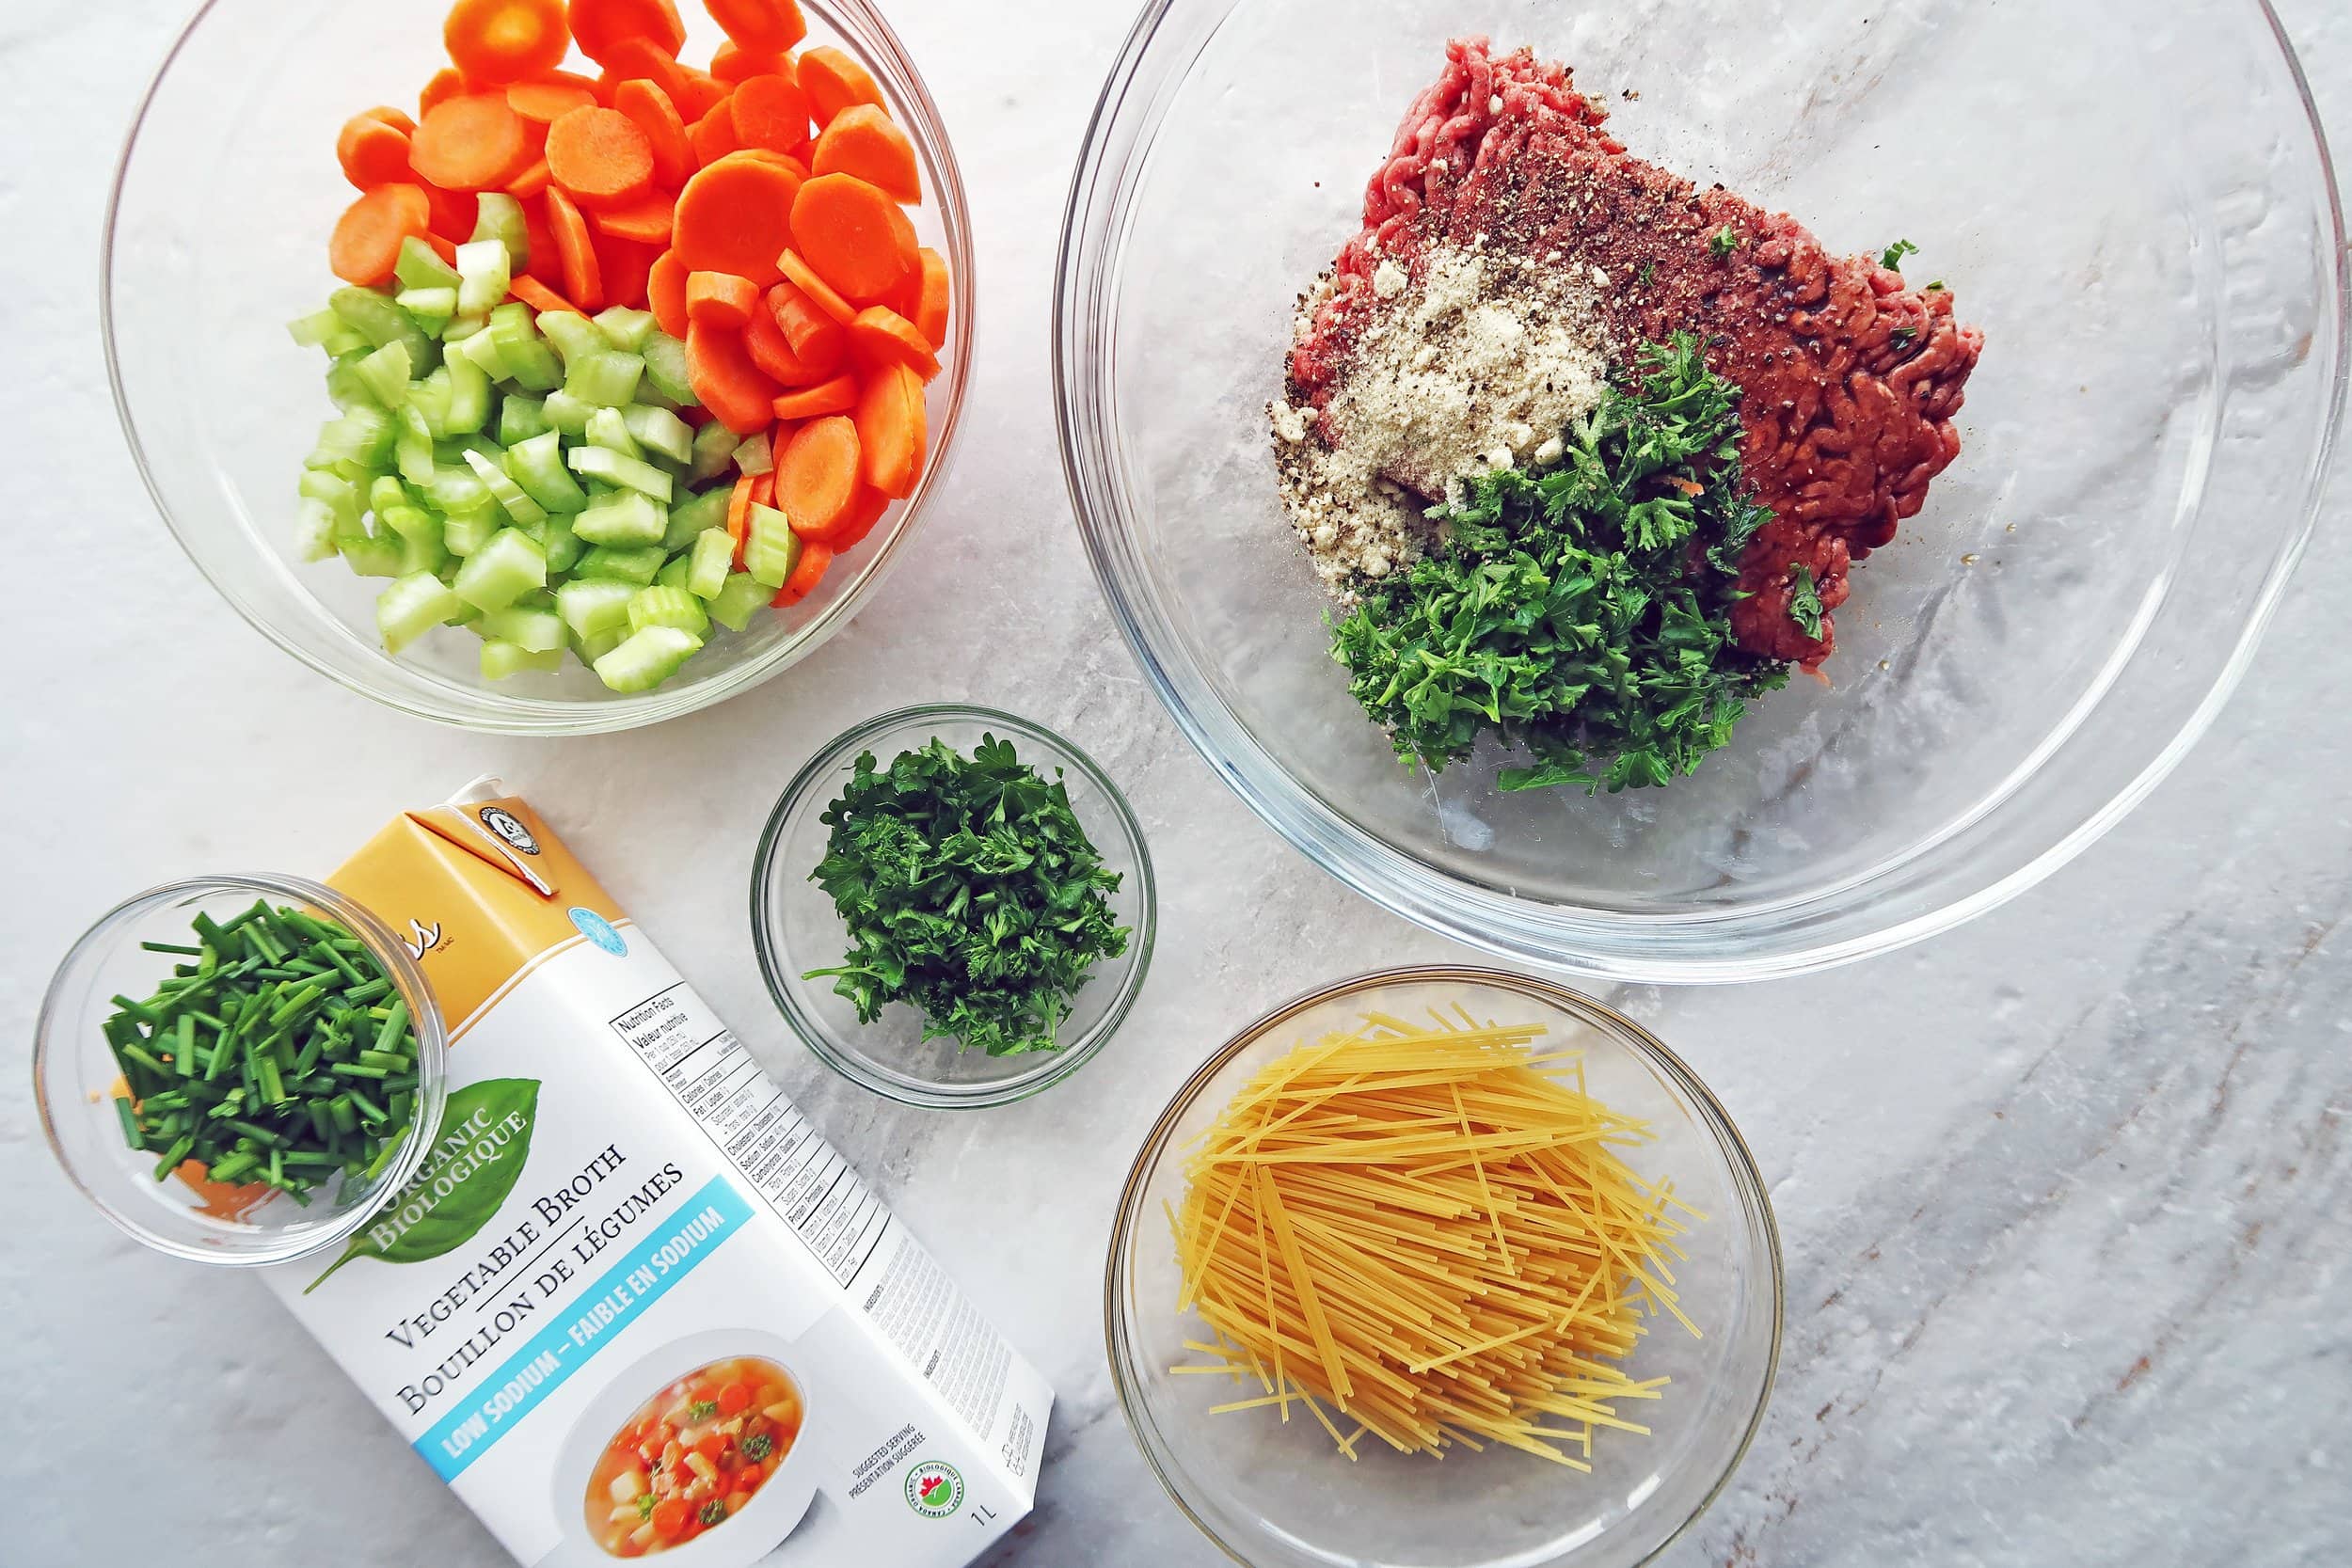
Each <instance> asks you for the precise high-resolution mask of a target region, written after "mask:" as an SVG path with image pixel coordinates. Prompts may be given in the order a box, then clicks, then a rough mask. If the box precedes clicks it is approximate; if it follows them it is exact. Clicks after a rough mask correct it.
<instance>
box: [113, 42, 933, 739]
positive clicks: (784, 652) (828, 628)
mask: <svg viewBox="0 0 2352 1568" xmlns="http://www.w3.org/2000/svg"><path fill="white" fill-rule="evenodd" d="M246 3H248V0H203V4H202V5H200V6H199V7H198V8H197V10H196V12H195V14H194V15H192V16H190V17H189V18H188V20H187V22H186V24H184V25H183V26H182V27H181V28H180V29H179V31H178V32H177V33H175V34H174V35H173V37H172V40H171V43H170V45H169V47H168V48H167V49H166V51H165V52H164V56H163V59H162V61H161V62H160V63H159V64H158V65H157V66H156V67H155V71H154V73H153V75H151V77H150V78H149V79H148V83H147V86H146V87H145V88H144V89H143V90H142V91H141V92H140V94H139V99H138V104H137V107H136V108H135V110H134V112H133V114H132V116H131V124H130V129H129V130H128V131H126V132H125V133H124V134H123V137H122V143H121V146H120V148H119V150H118V151H117V152H116V154H115V161H114V168H113V172H112V175H111V176H110V179H109V182H108V186H107V192H106V211H105V218H104V221H103V225H102V226H101V230H100V236H99V257H98V263H99V265H98V333H99V342H100V347H101V351H102V353H103V356H104V359H105V364H106V385H107V389H108V391H109V393H110V394H111V396H112V398H113V402H114V409H115V420H116V423H117V425H118V426H119V428H120V430H121V432H122V438H123V444H124V445H125V446H126V447H127V448H128V449H129V451H130V454H131V462H132V466H133V467H135V468H136V469H137V470H138V475H139V483H141V485H143V486H144V487H145V489H146V491H147V496H148V500H149V502H150V503H151V505H152V506H153V507H154V509H155V511H156V514H157V515H159V516H161V517H162V519H163V522H164V527H165V529H166V531H168V532H169V533H170V535H171V537H172V541H173V543H175V544H177V545H178V546H180V549H181V552H182V553H183V554H184V555H185V556H186V557H187V558H188V562H189V564H190V565H192V566H194V567H195V568H196V571H197V575H198V576H199V577H201V578H203V579H204V581H205V582H206V583H207V584H209V585H210V586H211V587H212V589H213V591H214V592H215V593H216V594H219V595H220V597H221V599H222V600H223V601H224V602H225V603H227V604H228V606H229V607H230V609H231V610H235V611H236V613H237V615H238V617H239V619H241V620H243V621H244V622H245V623H246V625H247V626H251V627H252V628H253V629H254V630H255V631H258V632H260V633H261V634H262V636H263V637H264V638H266V639H268V640H269V641H271V642H272V643H274V644H276V645H277V646H278V648H280V649H282V650H283V651H284V652H286V653H288V654H291V655H292V656H293V657H294V658H296V659H297V660H299V661H300V662H301V663H302V664H304V665H305V666H307V667H308V668H310V670H312V671H314V672H316V673H319V674H322V675H325V676H326V678H327V679H329V680H331V681H333V682H334V683H335V684H336V685H337V686H340V687H342V688H343V689H347V690H352V691H356V692H358V694H359V695H361V696H363V697H366V698H369V699H371V700H372V701H374V702H377V703H381V704H383V705H385V706H387V707H389V708H392V709H393V710H395V711H397V712H400V713H405V714H408V715H410V716H412V717H415V718H419V719H424V720H429V721H433V722H435V723H439V724H447V725H450V726H452V727H453V728H458V729H466V730H474V731H479V732H482V733H486V734H494V735H532V736H554V735H608V734H612V733H614V732H617V731H622V730H630V729H636V728H639V727H641V726H644V725H647V724H656V723H660V722H661V721H664V720H668V719H675V718H679V717H682V716H684V715H686V714H689V713H694V712H698V711H700V710H701V709H703V708H707V707H709V706H711V705H714V704H717V703H721V702H724V701H725V700H726V699H728V698H730V697H734V696H738V695H739V694H740V693H742V692H744V691H748V690H750V689H752V688H753V687H755V686H757V685H759V684H760V683H761V682H763V681H765V680H767V679H768V678H769V677H770V676H771V675H775V674H779V673H782V672H784V671H785V670H787V669H789V668H791V667H792V666H793V665H795V664H797V663H799V662H800V661H801V660H803V658H806V657H808V656H809V655H811V654H813V653H815V652H816V651H817V650H818V648H820V647H822V646H823V645H824V644H825V643H826V642H828V641H831V640H832V639H833V637H834V635H835V634H837V633H838V632H839V631H840V630H841V628H842V627H843V626H847V625H848V624H849V623H850V619H851V618H852V617H853V616H854V615H855V614H856V613H857V611H858V610H860V609H861V608H863V607H864V606H865V604H866V602H867V601H868V600H869V599H871V598H872V597H873V595H874V594H875V592H876V591H877V590H878V589H879V588H880V587H881V585H882V579H883V578H885V577H886V576H887V575H888V574H889V572H890V571H891V569H892V568H893V567H895V566H896V565H897V564H898V562H899V561H900V560H901V559H903V557H904V555H905V553H906V551H905V548H904V546H905V542H906V540H907V537H908V535H910V534H911V533H913V532H914V528H915V526H916V524H917V523H918V522H920V521H921V520H922V518H923V516H924V515H925V514H926V510H927V503H928V502H929V501H930V499H931V498H932V497H933V496H934V495H935V494H937V493H938V491H939V490H940V489H941V488H942V484H941V481H942V480H943V478H944V476H945V475H946V472H947V470H948V468H949V467H950V465H951V463H952V461H953V457H954V454H955V451H956V436H957V434H958V432H959V431H960V430H961V426H962V413H963V403H964V398H965V396H966V395H967V393H968V391H969V389H970V385H971V375H972V369H971V362H972V352H973V345H974V343H975V342H976V341H977V333H976V332H975V330H974V327H975V323H974V319H973V316H974V309H975V299H976V293H977V291H976V290H975V287H974V283H973V267H974V259H975V251H976V248H977V247H976V244H975V239H974V233H973V228H972V214H971V207H970V203H969V201H968V200H967V198H966V196H965V192H964V184H963V176H962V172H961V167H960V166H959V165H958V164H957V161H956V153H955V145H954V141H953V138H952V137H951V136H950V135H948V131H947V126H946V120H945V119H942V117H941V115H940V111H939V104H938V103H937V101H936V100H935V99H934V98H933V97H932V95H931V91H930V85H929V83H927V82H926V81H925V80H924V77H923V74H922V72H921V71H919V70H918V69H917V68H916V67H915V64H914V59H913V57H912V56H911V55H908V53H907V50H906V46H905V45H904V44H903V43H902V42H901V41H900V40H899V38H898V34H897V32H896V31H894V30H893V29H892V28H891V26H890V24H889V23H888V22H886V21H885V20H883V18H882V14H881V12H880V11H878V10H877V9H876V8H874V6H873V5H872V4H871V3H870V0H805V4H806V6H807V8H809V9H810V10H811V11H813V12H814V13H815V14H816V16H817V17H818V19H819V20H820V21H822V22H823V23H824V24H827V25H828V26H830V27H832V28H833V29H834V31H835V32H836V33H838V34H840V35H841V38H842V40H843V41H845V42H848V43H850V44H852V45H855V46H857V47H858V48H859V49H860V50H861V51H867V50H870V52H872V53H875V54H879V55H882V57H883V58H884V59H885V61H886V62H887V65H888V67H889V70H891V71H896V72H898V79H899V80H900V81H902V82H903V84H904V87H905V90H904V91H903V92H894V93H892V94H890V96H892V97H893V98H894V99H895V100H897V101H898V103H899V105H900V107H901V108H903V109H904V110H905V111H907V112H906V115H905V118H906V119H907V120H908V121H909V131H910V134H911V135H914V137H915V140H916V142H917V145H918V149H919V150H921V151H922V152H923V153H927V154H929V155H930V160H931V162H932V164H933V166H934V172H935V174H936V177H937V178H936V181H935V184H936V186H937V189H936V190H935V192H934V193H933V194H934V196H935V197H936V198H937V200H938V211H939V214H940V223H941V228H942V230H943V231H944V241H943V243H944V244H945V245H946V251H947V259H948V263H949V265H948V274H949V288H950V290H951V293H952V299H951V309H950V310H949V312H948V329H947V330H948V339H947V343H948V347H947V351H946V352H944V353H943V354H942V356H941V358H942V362H943V365H944V368H945V369H946V376H945V383H946V399H945V404H944V408H943V412H942V414H941V417H940V418H939V419H938V420H937V421H936V422H935V426H934V429H933V433H932V434H933V439H932V441H931V445H930V452H929V455H928V456H927V458H926V459H925V462H924V464H923V471H922V473H921V474H920V475H919V476H918V478H917V479H916V482H915V487H914V491H913V493H912V494H910V495H909V496H908V497H907V498H906V499H905V500H904V501H903V502H900V503H897V505H898V510H897V515H896V518H895V521H894V522H893V524H892V526H890V527H889V528H888V529H887V530H886V531H878V542H877V546H876V548H875V551H874V554H873V556H872V557H871V559H869V560H868V561H867V562H866V565H865V567H864V568H863V571H862V572H861V574H860V575H859V576H858V577H857V578H854V579H853V580H852V581H851V582H850V584H849V585H848V586H847V588H846V589H845V591H844V592H843V593H842V594H840V595H839V596H838V597H836V598H834V599H833V600H832V601H831V602H830V603H828V604H826V605H825V606H824V607H823V609H822V610H819V612H818V616H817V618H816V620H814V621H813V622H812V623H810V624H809V625H808V626H806V627H804V628H803V631H802V633H801V634H800V635H799V636H797V637H794V638H790V639H787V640H786V641H781V642H779V643H778V644H777V645H776V646H775V647H773V648H771V649H769V650H768V651H767V652H766V653H764V654H762V655H760V656H758V657H755V658H751V659H747V660H745V661H744V662H743V663H741V664H739V665H736V666H734V667H732V668H730V669H727V670H725V671H723V672H722V673H714V674H712V675H709V676H707V678H704V679H701V680H697V681H694V682H692V683H691V684H688V685H684V686H679V687H676V688H675V689H668V690H667V691H666V692H665V691H664V690H655V691H650V692H645V693H643V694H639V695H629V696H618V695H616V696H612V697H608V698H596V699H585V700H583V699H573V698H548V697H529V696H523V695H521V694H518V693H513V692H501V691H495V690H475V689H465V688H454V689H459V690H463V691H465V693H466V697H467V698H468V699H469V700H470V701H471V702H474V703H482V704H485V706H484V707H482V708H479V709H475V710H472V711H468V712H466V713H462V714H461V713H457V712H453V711H448V710H447V708H446V706H445V705H443V704H441V703H440V702H438V701H437V700H435V699H434V698H432V697H428V696H426V695H423V694H421V693H419V692H416V691H412V690H410V689H406V688H405V687H401V686H396V685H394V684H392V683H389V682H385V681H382V680H378V679H371V678H363V677H360V676H357V675H354V674H352V673H349V672H346V671H343V670H341V669H338V668H336V667H335V666H334V665H333V664H332V663H330V662H329V661H328V660H327V659H326V658H325V657H322V656H320V655H319V654H317V653H314V652H313V651H312V650H310V648H308V647H306V646H304V645H303V643H302V642H301V641H300V640H299V639H297V638H296V637H294V635H292V634H291V633H290V632H288V631H287V630H285V629H283V628H282V627H280V626H279V625H278V623H277V622H275V621H274V620H272V619H271V618H270V617H269V616H267V615H265V614H263V613H262V611H261V610H259V609H258V608H257V607H256V606H255V605H254V604H252V603H251V602H249V601H248V598H247V596H246V594H243V593H241V592H240V591H239V590H238V588H237V587H236V586H235V584H234V583H233V582H232V581H230V580H229V579H228V578H226V577H225V576H224V575H219V574H215V571H214V569H213V568H212V566H210V565H208V564H207V563H206V561H205V559H204V557H203V556H202V555H200V554H199V552H198V550H197V548H196V547H195V546H194V545H193V544H191V542H190V540H189V538H188V536H187V535H186V534H185V533H184V532H183V531H182V527H181V524H180V521H179V518H178V517H177V516H176V515H174V513H173V510H172V508H171V505H170V503H169V502H168V501H167V499H166V498H165V494H164V487H163V484H162V482H161V481H160V480H159V479H158V477H157V474H156V470H155V466H154V464H153V462H152V461H151V458H150V456H149V453H148V450H147V444H146V442H145V440H143V439H142V437H141V436H140V434H139V427H138V423H137V421H136V420H135V418H134V417H133V414H132V410H131V399H130V394H129V392H128V390H127V389H126V388H125V386H124V382H123V372H122V362H121V355H120V351H119V344H118V341H117V336H116V320H115V315H116V309H115V296H116V293H117V292H118V290H119V287H120V286H121V279H119V277H118V276H117V273H116V244H115V241H116V234H117V230H118V229H119V227H120V224H121V221H122V201H123V194H124V185H125V182H126V181H127V180H128V179H129V177H130V172H131V164H132V159H133V157H134V155H135V153H136V151H137V150H138V148H139V145H140V142H139V137H140V133H141V132H142V131H144V130H145V129H146V127H147V119H148V115H149V113H150V112H151V110H152V109H153V108H154V106H155V102H156V99H157V96H158V95H159V94H160V93H161V92H162V90H163V87H164V83H165V80H166V78H167V76H168V75H169V74H170V72H171V69H172V67H173V66H174V65H176V64H177V63H178V62H179V59H180V56H181V54H182V52H183V51H184V50H185V49H186V48H187V47H188V45H189V43H190V42H191V41H192V40H194V39H195V37H196V35H197V31H198V29H199V28H200V27H202V26H203V25H204V24H205V23H206V21H208V20H209V19H210V18H211V17H212V16H213V14H214V13H215V11H216V10H220V9H223V8H228V7H230V6H235V5H241V4H246ZM322 232H324V230H323V229H322ZM275 564H276V565H277V566H278V569H279V570H280V571H281V572H282V571H284V570H285V569H286V562H283V561H277V562H275ZM328 619H329V620H330V622H332V624H333V625H334V626H337V627H339V628H340V629H341V630H342V631H343V632H344V633H345V634H346V635H352V634H351V628H350V627H348V626H343V625H342V622H341V621H340V620H336V619H334V618H332V617H329V618H328ZM373 651H374V652H375V653H376V654H377V655H378V656H380V657H383V658H385V659H392V658H394V657H395V656H393V655H389V654H385V653H384V652H383V650H382V649H381V648H380V647H379V648H376V649H374V650H373ZM416 673H418V674H419V675H420V676H421V678H423V679H424V680H426V681H428V682H430V683H431V684H430V687H429V688H428V689H429V690H433V691H436V692H437V690H438V689H440V688H441V687H443V686H450V685H452V684H453V683H451V682H449V681H448V680H447V678H446V677H443V676H439V675H437V674H434V673H431V672H425V671H418V672H416ZM487 704H495V705H496V706H486V705H487Z"/></svg>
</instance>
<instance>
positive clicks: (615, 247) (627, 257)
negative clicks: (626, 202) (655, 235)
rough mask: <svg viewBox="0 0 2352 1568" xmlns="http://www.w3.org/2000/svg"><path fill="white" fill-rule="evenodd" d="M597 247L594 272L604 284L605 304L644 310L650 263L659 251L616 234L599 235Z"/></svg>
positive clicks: (597, 236) (651, 268)
mask: <svg viewBox="0 0 2352 1568" xmlns="http://www.w3.org/2000/svg"><path fill="white" fill-rule="evenodd" d="M593 243H594V244H595V245H596V272H597V275H598V276H599V277H601V278H602V279H603V281H604V302H605V303H606V304H607V305H626V306H628V308H629V309H632V310H642V309H644V308H645V282H646V279H647V278H648V277H650V276H651V275H652V273H653V260H654V258H655V257H656V256H659V255H660V254H661V247H660V246H659V245H646V244H644V243H643V242H642V241H638V240H632V239H628V238H626V237H624V236H622V235H619V234H605V233H598V234H597V235H596V237H595V239H594V242H593Z"/></svg>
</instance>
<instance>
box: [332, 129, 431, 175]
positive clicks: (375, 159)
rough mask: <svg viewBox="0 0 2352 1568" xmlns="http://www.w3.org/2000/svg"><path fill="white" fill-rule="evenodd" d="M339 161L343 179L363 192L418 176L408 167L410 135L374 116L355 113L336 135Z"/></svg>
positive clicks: (336, 157)
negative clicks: (412, 173)
mask: <svg viewBox="0 0 2352 1568" xmlns="http://www.w3.org/2000/svg"><path fill="white" fill-rule="evenodd" d="M335 161H336V162H337V163H339V164H341V165H342V166H343V178H344V179H346V180H348V181H350V182H352V183H353V184H355V185H357V186H358V187H359V188H360V189H361V190H363V191H369V190H373V189H374V188H375V187H376V186H378V185H405V184H406V183H408V182H409V181H410V180H411V179H413V178H414V176H412V175H411V174H410V172H409V169H408V134H407V133H406V132H405V131H403V130H402V129H401V128H400V127H399V126H397V125H394V124H392V123H390V122H389V121H388V120H382V119H376V118H375V117H374V116H373V115H354V116H352V117H351V118H350V119H347V120H344V121H343V128H342V131H341V132H339V133H337V135H336V136H335Z"/></svg>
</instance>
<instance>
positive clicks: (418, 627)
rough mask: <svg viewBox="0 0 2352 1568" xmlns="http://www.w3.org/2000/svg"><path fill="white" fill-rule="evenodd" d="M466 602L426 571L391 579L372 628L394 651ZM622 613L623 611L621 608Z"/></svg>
mask: <svg viewBox="0 0 2352 1568" xmlns="http://www.w3.org/2000/svg"><path fill="white" fill-rule="evenodd" d="M465 611H466V601H465V600H463V599H461V598H459V597H458V596H457V594H456V592H455V591H454V590H453V589H452V588H451V587H450V586H449V584H447V583H445V582H443V581H442V580H441V579H440V578H437V577H435V576H434V575H433V574H432V573H430V572H415V573H411V574H410V575H409V576H407V577H404V578H393V579H392V581H391V582H390V583H389V585H387V586H386V588H385V590H384V592H383V593H381V594H377V595H376V599H375V629H376V630H377V632H378V633H380V634H381V635H382V637H383V639H384V647H385V651H386V652H388V653H395V654H396V653H398V652H400V651H401V650H402V649H403V648H405V647H406V646H408V644H409V643H411V642H413V641H416V640H417V639H418V638H419V637H421V636H422V635H423V634H424V632H425V631H426V630H427V629H429V628H430V627H433V626H446V625H448V624H449V623H450V622H452V621H455V620H457V619H459V618H460V617H461V616H463V615H464V614H465ZM624 613H626V611H624Z"/></svg>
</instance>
